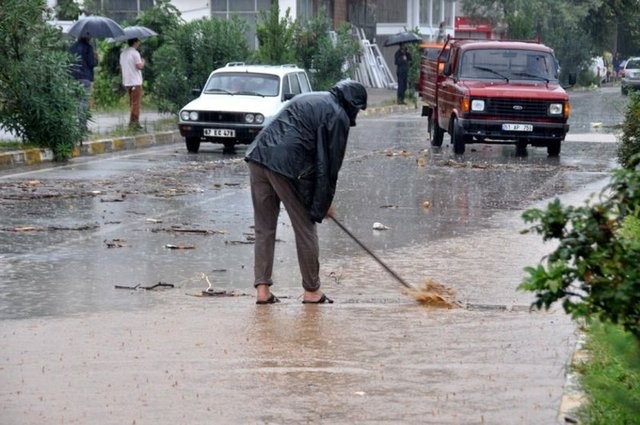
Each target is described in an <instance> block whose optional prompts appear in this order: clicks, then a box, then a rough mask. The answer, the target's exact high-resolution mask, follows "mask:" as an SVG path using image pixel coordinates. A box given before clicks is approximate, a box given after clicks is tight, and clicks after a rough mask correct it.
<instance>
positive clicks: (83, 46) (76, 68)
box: [69, 35, 98, 128]
mask: <svg viewBox="0 0 640 425" xmlns="http://www.w3.org/2000/svg"><path fill="white" fill-rule="evenodd" d="M69 53H70V54H72V55H73V56H74V63H73V64H72V65H71V75H72V76H73V78H74V79H75V80H76V81H78V82H79V83H80V84H82V85H83V86H84V88H85V90H86V93H85V95H84V96H82V99H80V109H81V114H80V119H81V122H82V125H83V126H84V127H85V128H86V126H87V117H88V112H87V111H88V110H89V98H90V97H91V88H92V85H93V76H94V73H93V68H95V67H96V66H97V65H98V54H97V53H96V52H95V50H94V48H93V45H92V44H91V37H89V36H88V35H85V36H82V37H80V38H78V40H77V41H76V42H75V43H73V44H72V45H71V47H70V48H69Z"/></svg>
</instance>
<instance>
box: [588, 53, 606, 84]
mask: <svg viewBox="0 0 640 425" xmlns="http://www.w3.org/2000/svg"><path fill="white" fill-rule="evenodd" d="M589 70H590V71H591V73H593V75H594V76H595V77H596V78H597V81H598V84H602V83H605V82H606V81H607V66H606V65H605V63H604V59H603V58H602V56H596V57H595V58H592V59H591V63H590V64H589Z"/></svg>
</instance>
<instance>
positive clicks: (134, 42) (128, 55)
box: [120, 38, 144, 130]
mask: <svg viewBox="0 0 640 425" xmlns="http://www.w3.org/2000/svg"><path fill="white" fill-rule="evenodd" d="M127 44H128V47H127V48H125V49H124V50H123V51H122V53H120V69H121V71H122V85H123V86H124V87H125V89H126V90H127V93H128V95H129V108H130V114H129V129H130V130H141V129H142V128H143V127H142V126H141V125H140V105H141V103H142V94H143V91H142V68H144V59H142V57H141V56H140V52H139V51H138V48H139V47H140V39H138V38H130V39H129V40H127Z"/></svg>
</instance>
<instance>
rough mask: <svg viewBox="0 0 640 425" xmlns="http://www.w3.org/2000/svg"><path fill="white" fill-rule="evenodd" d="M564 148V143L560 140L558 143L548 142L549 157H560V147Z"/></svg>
mask: <svg viewBox="0 0 640 425" xmlns="http://www.w3.org/2000/svg"><path fill="white" fill-rule="evenodd" d="M561 146H562V142H561V141H560V140H558V141H557V142H555V141H554V142H548V143H547V155H549V156H558V155H560V147H561Z"/></svg>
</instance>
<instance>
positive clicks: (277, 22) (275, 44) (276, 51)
mask: <svg viewBox="0 0 640 425" xmlns="http://www.w3.org/2000/svg"><path fill="white" fill-rule="evenodd" d="M295 33H296V25H295V23H294V22H293V20H292V18H291V16H290V9H287V11H286V12H285V16H284V17H283V18H280V6H279V5H278V2H274V3H273V5H272V6H271V8H270V9H269V10H267V11H264V10H263V11H261V12H260V14H259V15H258V21H257V25H256V35H257V37H258V49H257V50H256V52H255V57H256V61H257V62H258V63H263V64H271V65H279V64H286V63H295V62H296V57H295V51H294V37H295Z"/></svg>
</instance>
